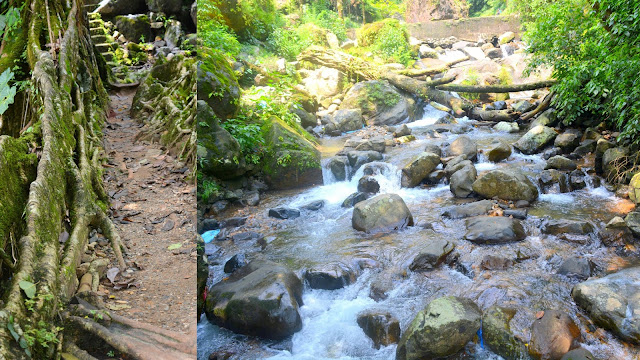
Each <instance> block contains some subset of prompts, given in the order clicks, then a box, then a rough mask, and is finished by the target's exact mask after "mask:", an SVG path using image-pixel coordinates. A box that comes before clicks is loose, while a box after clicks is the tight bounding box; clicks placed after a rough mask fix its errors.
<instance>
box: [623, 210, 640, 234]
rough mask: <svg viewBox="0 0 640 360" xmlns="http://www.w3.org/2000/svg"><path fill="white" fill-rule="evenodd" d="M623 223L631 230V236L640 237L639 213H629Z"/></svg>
mask: <svg viewBox="0 0 640 360" xmlns="http://www.w3.org/2000/svg"><path fill="white" fill-rule="evenodd" d="M624 222H625V223H626V224H627V227H628V228H629V230H631V232H632V233H633V235H635V236H637V237H640V212H638V211H633V212H630V213H629V214H627V216H626V217H625V218H624Z"/></svg>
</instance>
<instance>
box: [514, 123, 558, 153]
mask: <svg viewBox="0 0 640 360" xmlns="http://www.w3.org/2000/svg"><path fill="white" fill-rule="evenodd" d="M557 135H558V134H557V133H556V131H555V130H554V129H553V128H550V127H547V126H543V125H539V126H536V127H534V128H532V129H531V130H529V131H527V133H526V134H524V135H522V137H521V138H520V139H519V140H518V141H516V142H515V143H514V144H513V147H515V148H516V149H518V150H520V151H521V152H522V153H523V154H535V153H539V152H540V151H541V150H542V149H544V147H545V146H547V145H549V144H550V143H551V142H552V141H553V140H554V139H555V138H556V136H557Z"/></svg>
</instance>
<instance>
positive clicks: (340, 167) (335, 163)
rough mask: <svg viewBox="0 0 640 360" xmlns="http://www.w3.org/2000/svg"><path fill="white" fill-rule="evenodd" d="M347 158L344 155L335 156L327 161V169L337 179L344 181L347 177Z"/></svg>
mask: <svg viewBox="0 0 640 360" xmlns="http://www.w3.org/2000/svg"><path fill="white" fill-rule="evenodd" d="M348 164H349V160H348V159H347V157H346V156H336V157H333V158H331V160H329V162H327V169H329V170H330V171H331V173H332V174H333V176H334V177H335V178H336V180H338V181H344V180H345V179H346V178H347V165H348Z"/></svg>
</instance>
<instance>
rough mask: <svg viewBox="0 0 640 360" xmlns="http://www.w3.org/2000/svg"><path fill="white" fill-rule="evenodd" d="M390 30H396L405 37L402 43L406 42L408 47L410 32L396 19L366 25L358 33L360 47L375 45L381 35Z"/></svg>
mask: <svg viewBox="0 0 640 360" xmlns="http://www.w3.org/2000/svg"><path fill="white" fill-rule="evenodd" d="M388 28H396V29H398V30H399V32H400V33H401V34H402V35H403V38H402V39H399V40H400V41H402V40H404V41H405V42H406V43H407V45H408V44H409V31H407V29H406V27H404V26H403V25H402V24H400V22H399V21H398V20H396V19H385V20H382V21H376V22H373V23H370V24H365V25H364V26H362V28H360V29H359V30H358V31H357V33H356V36H357V39H358V46H370V45H373V44H374V43H375V42H376V40H377V39H378V37H379V36H380V34H382V33H384V31H388Z"/></svg>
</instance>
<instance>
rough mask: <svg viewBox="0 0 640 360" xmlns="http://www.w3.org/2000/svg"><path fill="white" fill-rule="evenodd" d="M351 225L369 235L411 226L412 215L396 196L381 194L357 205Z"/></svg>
mask: <svg viewBox="0 0 640 360" xmlns="http://www.w3.org/2000/svg"><path fill="white" fill-rule="evenodd" d="M351 225H352V226H353V228H354V229H356V230H359V231H365V232H369V233H373V232H381V231H388V230H399V229H402V228H404V227H406V226H412V225H413V215H411V211H409V208H407V205H406V204H405V203H404V200H402V198H401V197H400V196H398V195H397V194H383V195H378V196H376V197H374V198H371V199H368V200H365V201H362V202H359V203H357V204H356V205H355V206H354V208H353V215H352V217H351Z"/></svg>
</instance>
